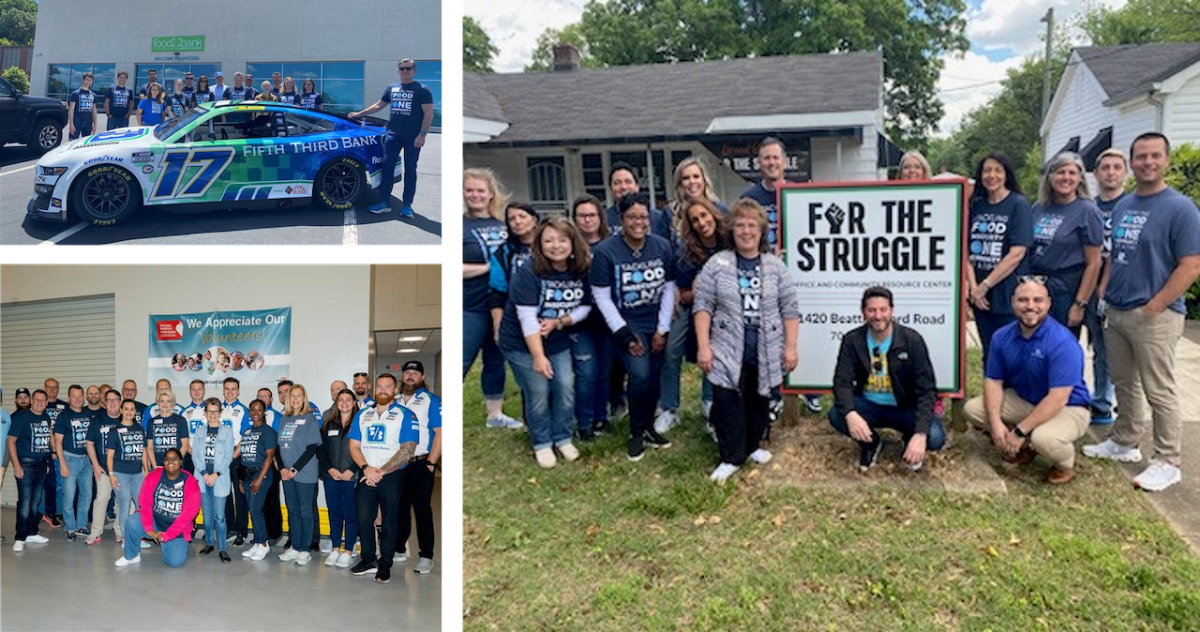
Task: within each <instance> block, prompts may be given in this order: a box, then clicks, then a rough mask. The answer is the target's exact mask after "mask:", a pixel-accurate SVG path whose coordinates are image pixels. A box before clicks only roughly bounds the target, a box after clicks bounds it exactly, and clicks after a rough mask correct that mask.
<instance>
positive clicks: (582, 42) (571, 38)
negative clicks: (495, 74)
mask: <svg viewBox="0 0 1200 632" xmlns="http://www.w3.org/2000/svg"><path fill="white" fill-rule="evenodd" d="M558 44H570V45H572V46H574V47H575V48H578V49H579V54H580V55H581V57H582V59H581V61H580V65H582V66H584V67H585V68H594V67H598V66H600V62H599V61H598V60H597V59H596V58H594V57H592V56H591V55H589V54H588V46H587V39H586V38H585V37H584V34H583V26H582V25H581V24H580V23H578V22H575V23H573V24H568V25H566V26H564V27H563V28H561V29H555V28H548V29H546V30H544V31H542V34H541V35H538V38H537V46H535V47H534V49H533V57H532V59H531V60H530V62H529V64H528V65H526V66H525V72H542V71H547V70H553V69H554V47H555V46H556V45H558Z"/></svg>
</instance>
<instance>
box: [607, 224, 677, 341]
mask: <svg viewBox="0 0 1200 632" xmlns="http://www.w3.org/2000/svg"><path fill="white" fill-rule="evenodd" d="M594 254H595V256H594V258H593V259H592V272H591V275H590V276H589V277H588V282H589V283H591V285H592V287H593V288H595V287H607V288H608V289H609V292H610V293H611V295H612V300H613V303H614V304H615V305H616V306H617V310H619V311H620V312H621V316H622V317H623V318H624V319H625V321H626V323H627V324H628V325H629V328H630V329H632V330H633V331H635V332H638V333H643V334H647V333H654V331H655V330H656V329H657V326H658V309H659V303H660V302H661V301H662V295H663V291H664V290H665V289H666V287H667V284H668V283H671V282H673V281H674V280H675V265H674V253H672V252H671V244H670V243H669V242H668V241H667V240H666V239H663V238H662V237H659V236H658V235H646V240H645V241H644V242H643V243H642V249H641V250H640V251H638V252H637V253H635V252H634V251H633V249H632V248H630V247H629V244H627V243H625V238H624V237H621V236H620V235H613V236H612V237H609V238H608V239H605V240H604V241H602V242H600V244H599V245H597V246H596V248H595V250H594Z"/></svg>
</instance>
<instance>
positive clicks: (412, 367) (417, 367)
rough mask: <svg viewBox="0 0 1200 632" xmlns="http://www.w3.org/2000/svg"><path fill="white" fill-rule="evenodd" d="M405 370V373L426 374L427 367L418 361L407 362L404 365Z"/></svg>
mask: <svg viewBox="0 0 1200 632" xmlns="http://www.w3.org/2000/svg"><path fill="white" fill-rule="evenodd" d="M403 370H405V371H416V372H418V373H421V374H424V373H425V365H424V364H421V363H420V362H419V361H417V360H409V361H408V362H405V363H404V369H403Z"/></svg>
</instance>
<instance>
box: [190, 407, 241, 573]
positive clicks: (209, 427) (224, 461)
mask: <svg viewBox="0 0 1200 632" xmlns="http://www.w3.org/2000/svg"><path fill="white" fill-rule="evenodd" d="M204 418H205V419H206V420H207V421H208V423H206V424H204V425H203V426H200V427H198V428H196V432H195V433H193V434H192V437H191V441H190V442H189V446H188V447H189V448H190V449H191V452H192V461H193V462H194V463H195V464H196V474H197V475H198V478H200V481H199V482H200V507H201V511H203V512H204V545H205V546H204V548H202V549H200V555H208V554H209V553H212V551H213V543H214V542H215V543H216V545H217V549H219V550H220V556H221V561H222V562H230V561H232V560H230V559H229V553H228V552H227V547H228V544H227V543H226V542H225V498H226V497H227V496H229V492H230V491H232V489H233V484H232V480H231V479H230V476H229V464H230V463H232V462H233V450H234V445H233V428H232V427H230V426H227V425H225V424H223V423H221V400H219V399H217V398H215V397H210V398H208V399H206V400H204ZM197 452H199V454H197ZM210 517H211V518H212V519H211V521H210V520H209V518H210Z"/></svg>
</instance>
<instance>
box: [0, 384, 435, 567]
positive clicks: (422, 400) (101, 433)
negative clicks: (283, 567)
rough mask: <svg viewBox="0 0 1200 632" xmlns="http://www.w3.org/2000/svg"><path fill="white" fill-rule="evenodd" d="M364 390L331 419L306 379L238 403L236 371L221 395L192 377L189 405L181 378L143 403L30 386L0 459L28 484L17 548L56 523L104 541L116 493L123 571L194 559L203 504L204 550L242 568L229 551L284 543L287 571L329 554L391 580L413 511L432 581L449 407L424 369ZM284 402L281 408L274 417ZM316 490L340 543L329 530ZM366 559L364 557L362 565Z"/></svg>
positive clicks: (108, 392) (333, 395)
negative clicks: (177, 387) (144, 553)
mask: <svg viewBox="0 0 1200 632" xmlns="http://www.w3.org/2000/svg"><path fill="white" fill-rule="evenodd" d="M352 383H353V388H351V387H349V386H348V385H347V384H346V383H345V382H343V381H341V380H336V381H334V382H333V383H332V384H331V385H330V399H331V401H332V402H333V405H332V406H331V407H330V408H329V409H328V410H326V411H324V412H322V411H321V410H320V409H319V408H318V407H317V405H316V404H315V403H313V402H312V401H311V400H310V399H309V393H308V391H307V389H306V388H305V387H304V386H302V385H300V384H294V383H293V382H291V381H290V380H286V379H284V380H281V381H280V382H279V383H278V385H277V387H276V392H274V393H273V392H272V391H271V389H269V388H262V389H260V390H259V391H258V393H257V394H256V399H254V400H253V401H251V402H250V403H249V405H246V404H243V403H242V402H241V401H239V399H238V398H239V397H240V394H241V393H240V388H241V385H240V383H239V382H238V380H237V379H236V378H232V377H228V378H225V380H224V382H223V383H222V384H221V397H220V398H217V397H208V396H207V389H206V385H205V383H204V382H203V381H202V380H193V381H192V382H191V383H190V384H189V386H188V396H189V400H186V401H177V400H176V397H175V394H174V392H173V391H172V389H171V382H170V381H169V380H166V379H161V380H159V381H158V383H157V384H156V389H155V390H156V393H155V399H154V402H153V403H151V404H149V405H147V404H143V403H140V402H138V401H137V399H136V397H137V383H136V382H135V381H134V380H126V381H125V382H124V384H123V385H122V389H121V390H120V391H118V390H116V389H114V388H111V387H110V386H108V385H107V384H104V385H100V386H94V385H93V386H88V387H86V388H85V387H83V386H81V385H78V384H73V385H71V386H70V387H69V388H68V389H67V400H66V401H60V400H59V399H58V394H59V383H58V380H55V379H53V378H50V379H47V380H46V381H45V384H44V387H43V388H41V389H38V390H35V391H33V392H32V393H30V392H29V390H28V389H25V388H21V389H18V390H17V395H16V412H15V413H14V414H13V415H12V416H11V421H10V418H9V415H8V413H7V411H4V412H3V423H4V425H5V427H4V430H5V437H6V440H5V442H4V445H3V446H2V447H3V448H6V450H3V449H0V464H6V461H7V459H6V458H5V455H8V456H10V457H11V462H12V468H13V473H14V475H15V477H16V480H17V486H18V505H17V525H16V542H15V543H14V544H13V550H14V551H17V552H20V551H24V550H26V543H38V544H44V543H47V542H49V539H48V538H46V537H45V536H42V535H40V534H39V533H38V528H39V527H40V526H41V523H43V522H45V523H46V524H48V525H50V526H51V527H59V526H62V527H63V528H64V529H65V532H66V539H67V540H70V541H76V540H84V541H85V542H86V543H87V544H88V545H95V544H97V543H99V542H101V540H102V535H103V532H104V526H105V516H106V514H108V515H109V516H110V518H111V517H112V512H113V508H112V506H111V505H110V500H112V497H113V496H114V495H115V512H116V515H115V522H114V524H113V532H114V535H115V536H116V542H117V544H122V545H123V546H124V555H123V556H122V557H121V558H120V559H118V560H117V562H116V565H117V566H127V565H129V564H134V563H137V562H140V561H141V556H140V550H141V549H146V548H150V547H151V546H152V542H153V543H157V544H159V545H160V546H161V548H162V554H163V560H164V562H166V564H168V565H169V566H182V565H183V564H184V562H185V561H186V559H187V555H188V543H190V542H191V541H192V539H193V537H194V536H195V535H196V533H197V531H198V529H199V528H200V525H197V524H196V522H195V520H196V517H197V514H198V513H199V512H201V511H203V514H202V517H203V529H204V546H203V547H202V548H201V549H200V550H199V554H200V555H209V554H211V553H212V552H213V551H214V550H216V551H217V552H218V557H219V558H220V560H221V561H222V562H231V561H232V560H231V558H230V556H229V553H228V545H229V544H230V543H232V544H233V545H234V546H236V547H241V546H243V545H245V544H249V546H248V547H247V548H246V549H245V550H244V552H243V553H242V557H244V558H247V559H249V560H254V561H259V560H263V559H265V558H266V557H267V555H268V554H270V552H271V546H273V545H275V544H280V545H282V547H283V549H284V551H283V552H282V553H281V554H280V555H279V559H280V560H282V561H284V562H291V561H294V562H295V563H296V564H298V565H301V566H303V565H306V564H308V563H309V562H310V561H311V560H312V553H310V551H323V552H326V553H327V554H328V555H327V557H326V560H325V565H326V566H337V567H340V568H350V572H351V573H353V574H354V575H358V576H362V575H373V576H374V577H375V579H376V581H379V582H384V583H386V582H387V581H388V580H389V578H390V575H391V567H392V562H393V561H401V562H403V561H406V560H407V554H406V551H405V544H406V543H407V542H408V539H409V536H410V534H411V525H412V519H411V516H412V515H414V514H415V517H416V525H417V527H416V530H417V542H418V546H419V561H418V563H417V565H416V568H415V569H414V570H415V572H417V573H421V574H425V573H429V572H430V571H431V570H433V549H434V521H433V509H432V496H433V487H434V471H435V470H436V468H437V464H438V462H439V460H440V459H441V453H442V447H441V446H442V442H441V426H442V417H441V415H442V413H441V400H440V399H439V398H438V397H437V396H436V395H434V394H433V393H432V392H430V391H429V389H428V388H427V386H426V384H425V369H424V367H423V366H422V364H421V363H420V362H418V361H410V362H408V363H406V364H405V365H404V367H403V372H402V373H401V376H400V378H397V377H396V376H394V375H392V374H391V373H382V374H380V375H379V376H377V378H376V380H375V388H374V391H372V390H371V383H370V380H369V376H368V375H367V374H366V373H356V374H355V375H354V378H353V382H352ZM276 394H277V395H278V399H279V401H280V403H281V404H282V410H281V411H278V410H275V409H274V408H272V404H273V402H274V399H275V395H276ZM2 475H3V470H2V469H0V480H2ZM319 481H323V486H322V487H323V488H324V491H325V505H326V507H327V511H328V518H329V539H328V540H327V541H325V540H322V539H321V533H320V529H319V525H320V520H319V517H318V513H317V494H318V493H319V491H318V490H319V487H318V482H319ZM281 487H282V490H283V496H284V499H285V503H286V506H287V517H288V521H287V522H288V528H289V529H288V537H287V538H284V537H283V514H282V510H281V507H280V502H279V498H280V488H281ZM93 498H94V499H95V500H94V502H93ZM227 516H229V519H228V521H227V519H226V517H227ZM377 518H378V520H377ZM372 527H374V528H372ZM250 528H252V533H251V532H250V530H249V529H250ZM377 531H378V533H377ZM377 540H378V541H379V542H378V552H377V545H376V541H377ZM358 541H361V550H360V551H359V552H357V553H356V551H355V543H356V542H358ZM354 557H359V561H358V563H357V564H355V565H354V566H353V568H351V564H352V561H353V558H354Z"/></svg>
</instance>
